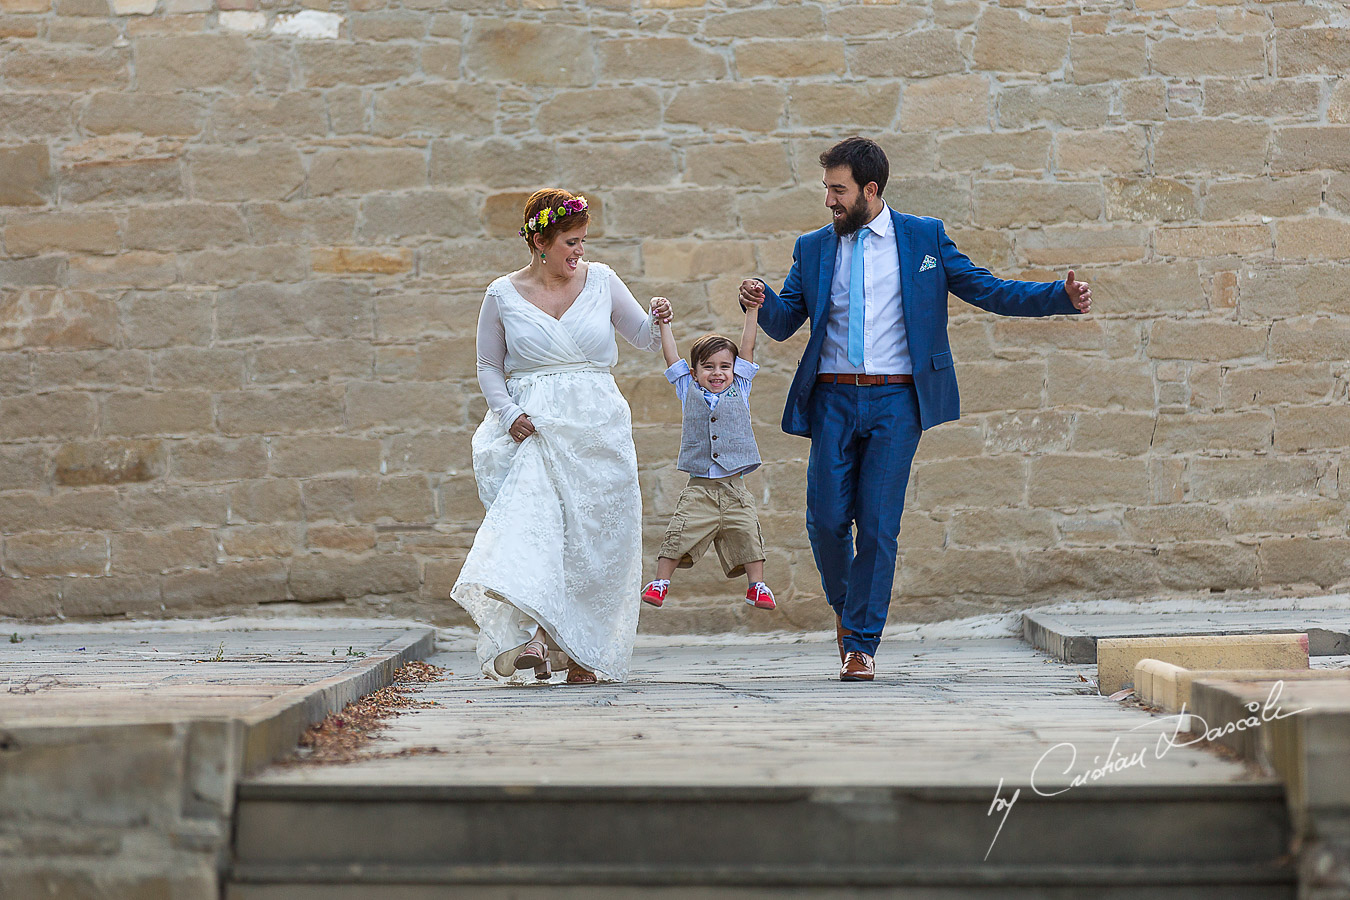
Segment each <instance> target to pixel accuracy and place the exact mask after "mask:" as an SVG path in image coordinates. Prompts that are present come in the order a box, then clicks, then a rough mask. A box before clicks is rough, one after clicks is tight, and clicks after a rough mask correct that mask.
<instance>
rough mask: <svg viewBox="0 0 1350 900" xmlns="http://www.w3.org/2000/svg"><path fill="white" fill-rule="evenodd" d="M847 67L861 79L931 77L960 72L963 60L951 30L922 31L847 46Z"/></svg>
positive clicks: (957, 39) (955, 35)
mask: <svg viewBox="0 0 1350 900" xmlns="http://www.w3.org/2000/svg"><path fill="white" fill-rule="evenodd" d="M848 67H849V71H850V72H851V73H852V74H853V75H855V76H858V77H861V78H894V77H897V76H900V77H905V78H932V77H933V76H934V75H950V74H953V73H956V72H961V71H963V70H964V68H965V57H964V54H962V52H961V45H960V40H959V38H958V37H957V33H956V32H955V31H953V30H951V29H948V28H924V29H921V30H919V31H911V32H909V33H907V34H902V35H898V36H896V37H893V38H891V39H890V40H886V41H869V42H865V43H859V44H854V45H851V46H849V48H848Z"/></svg>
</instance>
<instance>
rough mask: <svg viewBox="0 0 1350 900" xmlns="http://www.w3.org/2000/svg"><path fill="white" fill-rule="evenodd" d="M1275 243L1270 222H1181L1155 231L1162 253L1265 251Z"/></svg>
mask: <svg viewBox="0 0 1350 900" xmlns="http://www.w3.org/2000/svg"><path fill="white" fill-rule="evenodd" d="M1272 243H1273V240H1272V237H1271V232H1270V227H1269V226H1267V225H1178V226H1165V227H1161V228H1158V229H1157V230H1156V231H1155V232H1154V238H1153V246H1154V250H1155V251H1156V252H1157V253H1158V255H1160V256H1195V257H1206V258H1207V257H1215V256H1226V255H1239V256H1249V255H1256V254H1261V253H1265V252H1267V251H1269V250H1270V247H1271V244H1272Z"/></svg>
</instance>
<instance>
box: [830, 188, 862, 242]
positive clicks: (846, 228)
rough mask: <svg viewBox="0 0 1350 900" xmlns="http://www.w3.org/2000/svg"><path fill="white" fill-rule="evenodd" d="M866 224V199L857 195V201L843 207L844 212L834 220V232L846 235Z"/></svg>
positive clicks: (841, 235) (842, 235)
mask: <svg viewBox="0 0 1350 900" xmlns="http://www.w3.org/2000/svg"><path fill="white" fill-rule="evenodd" d="M866 224H867V200H866V198H864V197H862V196H859V197H858V202H857V203H855V204H853V205H852V206H846V207H844V214H843V215H842V216H840V217H839V218H838V219H836V220H835V221H834V233H835V234H837V235H839V236H840V237H847V236H848V235H850V234H852V233H853V232H855V231H857V230H858V229H859V228H861V227H863V226H864V225H866Z"/></svg>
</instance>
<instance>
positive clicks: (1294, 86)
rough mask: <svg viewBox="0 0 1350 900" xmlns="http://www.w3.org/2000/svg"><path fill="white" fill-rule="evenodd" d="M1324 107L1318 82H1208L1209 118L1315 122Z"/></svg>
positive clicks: (1288, 80)
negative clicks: (1254, 118) (1250, 118)
mask: <svg viewBox="0 0 1350 900" xmlns="http://www.w3.org/2000/svg"><path fill="white" fill-rule="evenodd" d="M1320 103H1321V91H1320V90H1319V89H1318V85H1317V84H1316V82H1312V81H1294V80H1292V79H1284V78H1280V79H1259V80H1255V79H1251V78H1209V77H1207V78H1206V79H1205V106H1204V111H1205V115H1206V116H1208V117H1213V118H1219V117H1221V116H1232V115H1238V116H1254V117H1260V118H1263V119H1277V120H1278V119H1315V118H1316V117H1317V110H1318V106H1319V104H1320Z"/></svg>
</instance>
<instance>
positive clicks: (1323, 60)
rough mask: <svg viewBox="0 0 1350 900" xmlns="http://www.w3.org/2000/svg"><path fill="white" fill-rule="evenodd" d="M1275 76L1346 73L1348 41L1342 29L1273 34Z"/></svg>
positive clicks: (1349, 56) (1349, 60) (1349, 64)
mask: <svg viewBox="0 0 1350 900" xmlns="http://www.w3.org/2000/svg"><path fill="white" fill-rule="evenodd" d="M1275 60H1276V62H1275V74H1277V75H1279V76H1281V77H1286V76H1290V75H1317V74H1328V75H1342V74H1344V73H1345V71H1346V70H1347V69H1350V38H1347V36H1346V33H1345V29H1344V28H1341V27H1332V28H1288V29H1281V30H1279V31H1277V32H1276V33H1275Z"/></svg>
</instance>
